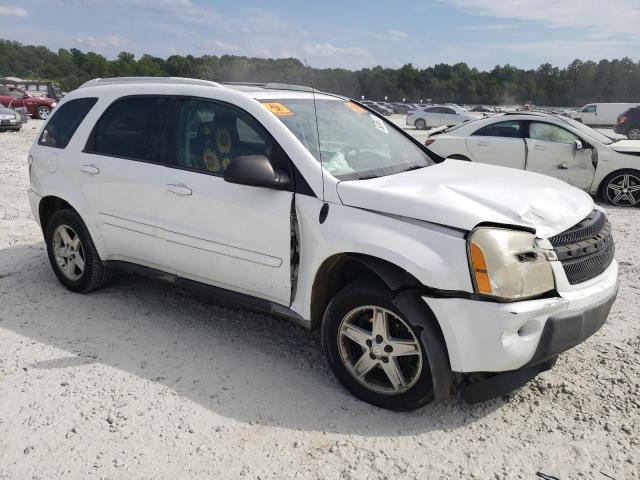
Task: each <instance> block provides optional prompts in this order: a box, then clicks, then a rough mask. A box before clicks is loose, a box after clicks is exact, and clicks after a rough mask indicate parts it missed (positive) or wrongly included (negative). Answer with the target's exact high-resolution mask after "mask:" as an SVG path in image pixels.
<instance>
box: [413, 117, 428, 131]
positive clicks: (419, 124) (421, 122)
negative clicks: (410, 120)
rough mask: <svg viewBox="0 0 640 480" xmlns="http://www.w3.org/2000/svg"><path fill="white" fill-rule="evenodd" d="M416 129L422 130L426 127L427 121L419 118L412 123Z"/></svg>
mask: <svg viewBox="0 0 640 480" xmlns="http://www.w3.org/2000/svg"><path fill="white" fill-rule="evenodd" d="M413 125H414V126H415V127H416V129H417V130H424V129H426V128H427V122H425V121H424V120H423V119H422V118H419V119H417V120H416V121H415V123H414V124H413Z"/></svg>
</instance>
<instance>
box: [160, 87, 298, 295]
mask: <svg viewBox="0 0 640 480" xmlns="http://www.w3.org/2000/svg"><path fill="white" fill-rule="evenodd" d="M173 118H174V119H175V122H174V127H173V128H172V132H173V137H172V147H171V149H170V152H171V153H170V158H169V160H170V163H169V164H168V166H169V168H167V170H166V174H165V179H164V182H163V184H164V189H165V191H164V202H163V205H164V207H163V221H164V223H163V232H164V233H163V234H164V235H165V238H166V248H167V258H168V260H169V262H170V263H171V268H172V270H173V271H175V272H177V273H178V274H180V275H182V276H185V277H187V278H191V279H193V280H197V281H202V282H206V283H209V284H213V285H216V286H219V287H221V288H226V289H229V290H233V291H238V292H241V293H246V294H249V295H252V296H256V297H260V298H263V299H267V300H271V301H274V302H276V303H280V304H282V305H286V306H288V305H289V304H290V300H291V276H290V271H291V270H290V263H291V209H292V200H293V193H292V192H291V191H281V190H272V189H268V188H260V187H253V186H247V185H239V184H234V183H228V182H225V180H224V171H225V169H226V167H227V166H228V165H229V164H230V163H231V162H233V160H234V158H237V157H239V156H243V155H264V156H266V157H267V158H269V159H270V160H271V162H272V164H273V165H274V168H277V169H281V170H283V169H284V170H286V169H289V168H290V167H289V164H288V159H287V158H286V157H285V155H284V152H283V151H282V149H281V148H280V147H279V146H278V145H277V144H276V142H275V141H274V140H273V139H272V138H271V137H270V135H269V134H268V133H267V132H266V130H265V129H264V128H263V127H262V126H261V125H260V124H259V123H258V122H257V121H256V120H255V119H254V118H253V117H251V116H250V115H248V114H247V113H246V112H244V111H242V110H240V109H238V108H236V107H234V106H232V105H229V104H226V103H222V102H216V101H213V100H206V99H182V100H178V102H177V104H176V111H175V113H174V115H173Z"/></svg>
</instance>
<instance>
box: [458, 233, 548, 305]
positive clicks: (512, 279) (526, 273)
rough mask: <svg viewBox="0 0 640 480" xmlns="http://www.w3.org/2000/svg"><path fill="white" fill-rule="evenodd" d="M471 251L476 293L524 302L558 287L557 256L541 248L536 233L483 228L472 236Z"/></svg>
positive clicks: (470, 264) (470, 239) (469, 248)
mask: <svg viewBox="0 0 640 480" xmlns="http://www.w3.org/2000/svg"><path fill="white" fill-rule="evenodd" d="M467 251H468V255H469V267H470V269H471V278H472V280H473V286H474V289H475V292H476V293H479V294H481V295H488V296H492V297H496V298H497V299H503V300H521V299H525V298H531V297H535V296H538V295H541V294H543V293H546V292H549V291H550V290H553V289H554V287H555V283H554V278H553V271H552V269H551V264H550V261H552V260H555V259H556V257H555V252H553V250H545V249H542V248H539V247H538V246H537V245H536V238H535V235H534V234H533V233H530V232H525V231H520V230H509V229H507V228H495V227H479V228H476V229H475V230H474V231H473V232H472V233H471V235H470V236H469V239H468V241H467Z"/></svg>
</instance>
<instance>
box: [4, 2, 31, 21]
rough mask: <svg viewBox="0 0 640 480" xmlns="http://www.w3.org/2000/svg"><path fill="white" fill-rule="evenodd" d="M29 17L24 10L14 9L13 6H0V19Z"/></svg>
mask: <svg viewBox="0 0 640 480" xmlns="http://www.w3.org/2000/svg"><path fill="white" fill-rule="evenodd" d="M28 16H29V12H27V11H26V10H25V9H24V8H21V7H16V6H13V5H0V17H18V18H26V17H28Z"/></svg>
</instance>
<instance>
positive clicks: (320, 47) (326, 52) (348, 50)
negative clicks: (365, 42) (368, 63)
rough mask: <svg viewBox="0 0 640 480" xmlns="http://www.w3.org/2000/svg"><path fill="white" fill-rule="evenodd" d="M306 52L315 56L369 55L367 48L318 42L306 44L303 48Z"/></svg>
mask: <svg viewBox="0 0 640 480" xmlns="http://www.w3.org/2000/svg"><path fill="white" fill-rule="evenodd" d="M302 50H303V51H304V52H305V53H306V54H308V55H311V56H315V57H335V56H353V57H368V56H369V54H368V53H367V52H366V50H364V49H362V48H360V47H336V46H334V45H332V44H331V43H316V44H315V45H305V46H304V47H303V49H302Z"/></svg>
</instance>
